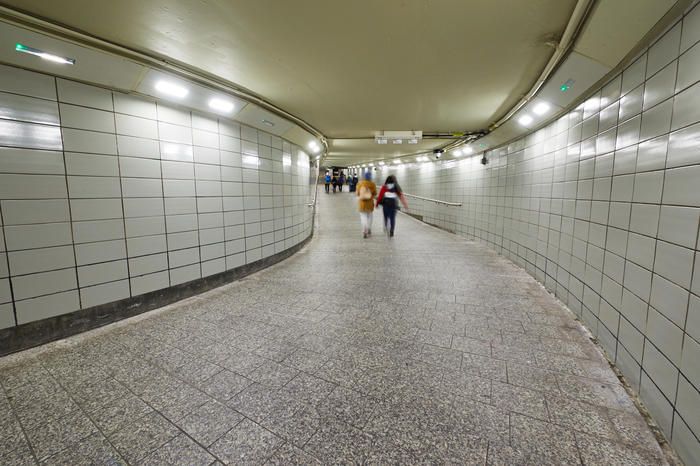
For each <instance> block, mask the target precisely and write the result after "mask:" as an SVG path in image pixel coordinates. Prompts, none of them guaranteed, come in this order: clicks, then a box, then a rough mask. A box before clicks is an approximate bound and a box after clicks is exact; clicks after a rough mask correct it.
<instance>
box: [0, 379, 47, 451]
mask: <svg viewBox="0 0 700 466" xmlns="http://www.w3.org/2000/svg"><path fill="white" fill-rule="evenodd" d="M0 389H2V391H3V394H4V396H5V399H6V400H7V403H8V406H9V409H10V412H11V413H12V417H13V419H14V420H15V422H16V423H17V425H18V426H19V428H20V431H21V432H22V437H23V438H24V441H25V443H26V445H27V448H28V449H29V453H30V454H31V455H32V459H33V460H34V462H35V463H36V464H38V463H39V460H38V456H37V454H36V451H35V449H34V445H32V443H31V442H30V441H29V436H28V435H27V431H26V429H25V428H24V425H23V424H22V422H21V421H20V419H19V415H18V414H17V412H16V411H15V409H14V408H13V406H12V404H11V403H10V398H9V396H8V394H7V389H6V388H5V387H4V386H2V385H0ZM19 448H21V445H17V446H16V448H14V449H12V450H10V451H9V452H4V453H13V452H15V451H17V450H19Z"/></svg>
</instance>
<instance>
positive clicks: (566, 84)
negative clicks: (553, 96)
mask: <svg viewBox="0 0 700 466" xmlns="http://www.w3.org/2000/svg"><path fill="white" fill-rule="evenodd" d="M573 84H574V80H573V79H571V78H569V79H567V80H566V81H565V82H564V84H562V85H561V86H559V90H560V91H562V92H566V91H568V90H569V89H571V86H573Z"/></svg>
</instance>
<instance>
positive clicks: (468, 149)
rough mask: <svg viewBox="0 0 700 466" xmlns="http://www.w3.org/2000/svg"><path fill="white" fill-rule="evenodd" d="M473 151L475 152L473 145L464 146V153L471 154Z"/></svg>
mask: <svg viewBox="0 0 700 466" xmlns="http://www.w3.org/2000/svg"><path fill="white" fill-rule="evenodd" d="M473 153H474V149H472V148H471V147H469V146H464V147H462V154H464V155H471V154H473Z"/></svg>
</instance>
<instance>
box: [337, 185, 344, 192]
mask: <svg viewBox="0 0 700 466" xmlns="http://www.w3.org/2000/svg"><path fill="white" fill-rule="evenodd" d="M338 189H339V190H340V192H341V193H342V192H343V183H338Z"/></svg>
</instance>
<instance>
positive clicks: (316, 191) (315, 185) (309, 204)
mask: <svg viewBox="0 0 700 466" xmlns="http://www.w3.org/2000/svg"><path fill="white" fill-rule="evenodd" d="M320 173H321V163H320V162H316V178H315V180H314V187H315V189H314V200H313V201H311V202H310V203H308V204H306V206H307V207H316V198H317V197H318V176H319V174H320Z"/></svg>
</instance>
